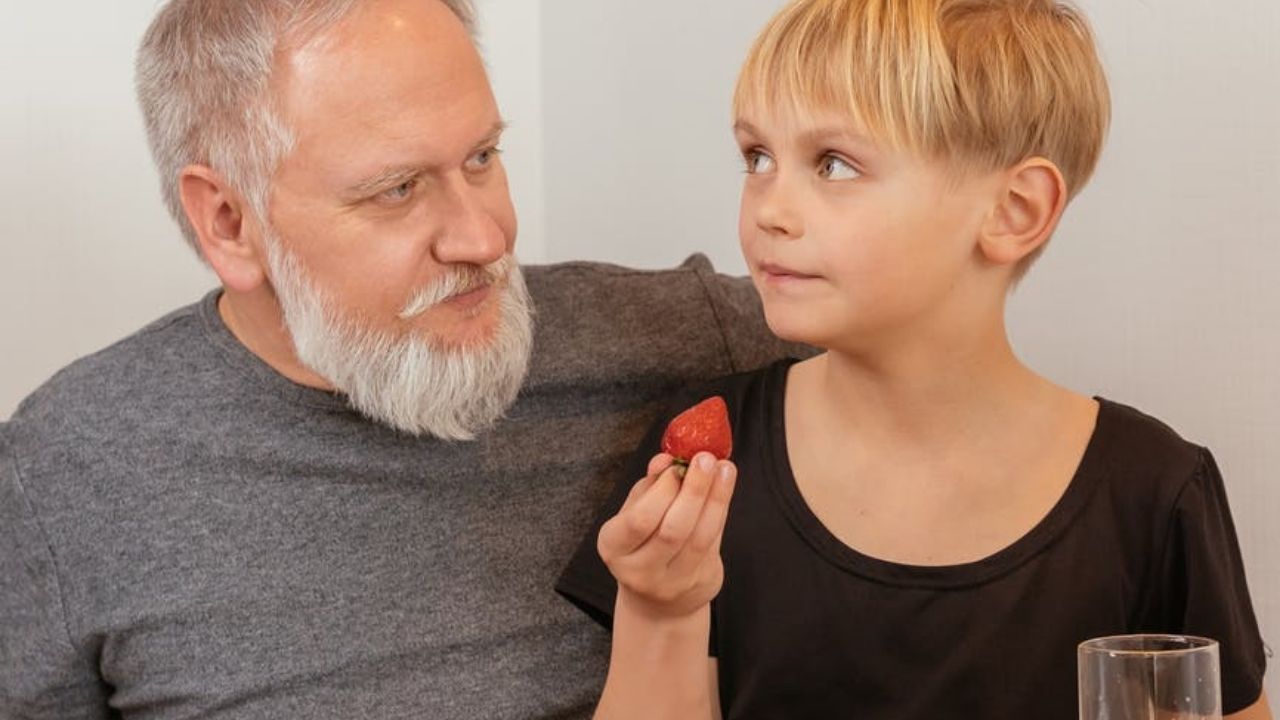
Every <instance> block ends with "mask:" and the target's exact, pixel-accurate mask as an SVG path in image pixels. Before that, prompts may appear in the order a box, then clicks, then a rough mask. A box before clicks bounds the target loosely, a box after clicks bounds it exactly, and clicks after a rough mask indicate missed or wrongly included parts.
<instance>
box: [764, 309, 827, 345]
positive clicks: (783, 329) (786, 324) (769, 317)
mask: <svg viewBox="0 0 1280 720" xmlns="http://www.w3.org/2000/svg"><path fill="white" fill-rule="evenodd" d="M764 320H765V323H766V324H767V325H768V326H769V330H770V331H771V332H773V334H774V335H777V336H778V338H779V339H781V340H785V341H787V342H792V343H799V344H802V345H812V346H814V347H821V348H825V347H827V343H828V342H829V340H830V329H829V328H824V327H822V323H821V322H820V321H818V319H817V318H814V317H812V316H810V317H808V318H805V317H799V316H797V313H794V312H790V311H789V312H779V311H773V312H770V310H769V308H768V307H766V308H765V311H764ZM824 330H825V331H826V332H824Z"/></svg>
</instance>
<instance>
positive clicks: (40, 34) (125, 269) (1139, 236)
mask: <svg viewBox="0 0 1280 720" xmlns="http://www.w3.org/2000/svg"><path fill="white" fill-rule="evenodd" d="M1081 4H1082V5H1083V6H1084V8H1085V9H1086V11H1088V12H1089V14H1090V15H1091V17H1092V19H1093V22H1094V25H1095V28H1096V30H1097V33H1098V36H1099V41H1100V45H1101V48H1102V52H1103V55H1104V57H1105V61H1106V64H1107V67H1108V71H1109V73H1110V78H1111V82H1112V91H1113V95H1114V102H1115V112H1114V122H1113V129H1112V133H1111V137H1110V141H1109V144H1108V148H1107V150H1106V153H1105V155H1104V158H1103V161H1102V164H1101V167H1100V169H1099V172H1098V174H1097V176H1096V178H1095V179H1094V181H1093V183H1092V184H1091V185H1090V187H1089V188H1088V189H1087V190H1086V191H1085V193H1084V194H1083V195H1082V196H1081V197H1080V198H1079V200H1078V201H1077V202H1076V203H1075V204H1074V205H1073V206H1072V207H1071V208H1070V209H1069V210H1068V212H1067V217H1066V220H1065V222H1064V224H1063V227H1062V229H1061V230H1060V232H1059V233H1058V235H1057V237H1056V238H1055V239H1054V240H1053V243H1052V246H1051V247H1050V249H1049V251H1048V253H1047V254H1046V255H1045V256H1044V258H1043V259H1042V260H1041V262H1040V264H1039V266H1037V267H1036V268H1035V269H1034V270H1033V271H1032V273H1031V275H1030V276H1029V277H1028V279H1027V281H1026V283H1025V284H1024V285H1023V287H1022V288H1021V289H1020V290H1019V291H1018V292H1017V294H1016V295H1015V297H1014V299H1013V302H1012V303H1011V311H1010V313H1011V318H1010V327H1011V332H1012V335H1013V339H1014V343H1015V345H1016V347H1017V348H1018V350H1019V352H1020V353H1021V354H1022V355H1023V357H1024V358H1025V359H1027V360H1028V361H1029V362H1030V363H1031V364H1032V365H1034V366H1036V367H1037V368H1039V369H1040V370H1042V371H1043V372H1045V373H1046V374H1047V375H1049V376H1050V377H1053V378H1054V379H1056V380H1058V381H1060V382H1062V383H1064V384H1066V385H1068V386H1071V387H1073V388H1075V389H1077V390H1080V391H1082V392H1086V393H1091V394H1100V395H1105V396H1107V397H1110V398H1112V399H1117V400H1121V401H1124V402H1127V403H1130V404H1134V405H1137V406H1138V407H1140V408H1142V409H1144V410H1146V411H1147V412H1150V413H1152V414H1154V415H1156V416H1158V417H1160V418H1162V419H1164V420H1165V421H1166V422H1168V423H1169V424H1170V425H1172V426H1173V427H1175V428H1176V429H1178V430H1179V431H1180V432H1181V433H1183V435H1185V436H1186V437H1189V438H1192V439H1194V440H1196V441H1197V442H1200V443H1202V444H1205V445H1208V446H1209V447H1211V448H1212V449H1213V450H1214V452H1215V454H1216V455H1217V457H1218V460H1219V462H1220V464H1221V466H1222V469H1223V471H1224V473H1225V475H1226V478H1227V486H1228V491H1229V493H1230V498H1231V504H1232V509H1233V511H1234V513H1235V517H1236V523H1237V528H1238V531H1239V534H1240V540H1241V545H1242V547H1243V550H1244V554H1245V558H1246V562H1247V564H1248V568H1249V573H1250V581H1251V588H1252V593H1253V598H1254V602H1255V606H1256V608H1257V611H1258V614H1259V616H1260V618H1261V620H1262V623H1263V632H1264V635H1265V636H1266V637H1267V638H1268V640H1269V641H1270V642H1271V643H1272V644H1276V643H1280V529H1277V523H1276V516H1277V511H1280V482H1278V480H1277V477H1276V474H1277V468H1280V370H1278V368H1280V283H1277V282H1276V271H1277V268H1280V242H1277V240H1280V80H1278V79H1277V78H1280V50H1278V49H1277V48H1280V44H1278V43H1276V42H1274V38H1275V36H1276V34H1277V33H1280V3H1277V2H1276V0H1231V2H1204V0H1088V1H1087V2H1082V3H1081ZM479 5H480V9H481V12H482V15H483V21H484V30H483V45H484V47H485V51H486V56H487V59H488V62H489V64H490V67H491V69H492V75H493V79H494V84H495V88H496V91H497V93H498V96H499V101H500V102H501V104H502V106H503V109H504V112H505V114H506V115H507V118H508V120H509V121H510V122H511V131H510V133H509V135H508V137H507V141H506V148H507V156H506V161H507V164H508V167H509V169H510V174H511V182H512V187H513V195H514V197H515V200H516V203H517V206H518V208H519V210H520V215H521V235H520V241H519V243H518V250H519V254H520V255H521V257H522V259H523V260H525V261H532V262H541V261H555V260H564V259H579V258H589V259H599V260H609V261H613V262H619V263H624V264H630V265H639V266H664V265H671V264H673V263H675V262H678V261H679V260H680V259H682V258H683V257H684V256H686V255H687V254H689V253H690V252H693V251H702V252H705V253H707V254H708V255H710V256H711V257H712V258H713V260H714V261H715V262H716V265H717V266H718V267H720V268H721V269H723V270H726V271H730V272H741V270H742V268H743V266H742V261H741V260H740V258H739V256H738V251H737V244H736V243H737V241H736V212H737V194H738V188H739V185H740V183H741V177H740V173H741V169H742V168H741V161H740V160H739V159H738V157H737V155H736V151H735V149H734V147H733V143H732V140H731V135H730V132H729V129H728V128H729V124H730V119H729V112H728V103H729V97H730V92H731V88H732V84H733V79H734V77H735V74H736V71H737V67H738V64H739V62H741V60H742V57H743V56H744V54H745V52H746V49H747V47H748V45H749V43H750V40H751V38H752V36H753V34H754V33H755V31H756V30H758V29H759V27H760V26H762V25H763V23H764V22H765V20H766V19H767V18H768V17H769V15H770V14H771V13H772V12H773V11H774V10H776V9H777V8H778V7H779V6H780V5H781V2H780V1H779V0H696V1H694V0H645V1H644V2H637V1H636V0H479ZM0 7H3V9H4V10H5V12H4V17H5V22H4V23H0V88H3V99H0V418H3V417H7V416H8V415H9V414H10V413H11V412H12V411H13V409H14V408H15V407H16V406H17V403H18V402H19V401H20V399H21V398H22V397H23V396H25V395H26V394H27V393H29V392H30V391H31V390H32V389H34V388H35V387H36V386H37V385H39V384H40V383H41V382H43V381H44V380H45V379H46V378H47V377H49V376H50V375H51V374H52V373H53V372H55V371H56V370H57V369H58V368H59V367H61V366H63V365H65V364H66V363H68V362H70V361H71V360H73V359H74V358H76V357H78V356H80V355H83V354H85V353H89V352H92V351H94V350H96V349H98V348H101V347H103V346H104V345H106V344H108V343H110V342H112V341H113V340H115V339H118V338H120V337H123V336H124V335H126V334H128V333H129V332H130V331H132V330H134V329H136V328H138V327H139V326H141V325H142V324H144V323H145V322H147V321H148V320H150V319H152V318H155V317H157V316H159V315H161V314H163V313H164V312H166V311H168V310H169V309H172V308H174V307H177V306H179V305H182V304H186V303H189V302H192V301H193V300H195V299H197V298H198V297H200V296H201V295H202V294H203V293H204V292H205V290H207V289H208V288H210V287H212V286H213V285H214V283H215V279H214V278H213V276H212V275H211V274H210V273H208V272H207V271H205V270H204V269H203V268H202V266H201V265H200V264H199V263H198V262H197V261H196V260H195V258H194V257H193V256H192V254H191V253H190V251H189V250H188V249H187V248H186V247H185V246H184V245H183V243H182V241H181V240H180V238H179V235H178V233H177V231H176V229H175V228H174V226H173V225H172V224H171V222H170V221H169V219H168V218H167V217H166V215H165V214H164V211H163V209H162V207H161V203H160V200H159V194H158V192H157V186H158V185H157V184H158V181H157V179H156V177H155V176H154V173H153V171H152V168H151V164H150V159H149V155H148V153H147V151H146V148H145V145H144V141H143V135H142V129H141V122H140V119H139V116H138V112H137V110H136V109H135V106H134V100H133V94H132V61H133V52H134V47H135V45H136V43H137V40H138V38H139V37H140V36H141V34H142V31H143V29H144V28H145V27H146V24H147V22H148V21H149V19H150V17H151V15H152V13H153V11H154V9H155V7H156V3H155V2H154V0H74V1H72V2H64V3H38V2H15V1H14V0H4V2H3V3H2V4H0ZM1268 687H1269V690H1270V695H1271V697H1272V698H1280V672H1276V671H1275V670H1272V671H1271V672H1270V673H1269V677H1268Z"/></svg>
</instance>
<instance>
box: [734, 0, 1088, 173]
mask: <svg viewBox="0 0 1280 720" xmlns="http://www.w3.org/2000/svg"><path fill="white" fill-rule="evenodd" d="M815 111H816V112H833V113H838V114H840V115H843V116H845V117H848V118H849V119H851V120H852V121H853V123H854V124H855V125H856V126H857V128H858V129H859V130H860V131H862V132H865V133H867V134H868V135H869V136H870V137H872V138H874V139H875V140H877V141H879V142H884V143H887V144H888V145H890V146H891V147H894V148H897V149H900V150H906V151H909V152H913V153H917V154H920V155H923V156H926V157H945V158H947V159H948V160H950V161H952V162H953V163H954V164H956V165H957V166H960V167H974V166H981V167H983V168H986V169H994V168H997V167H1005V166H1011V165H1013V164H1016V163H1017V162H1020V161H1021V160H1024V159H1027V158H1030V157H1036V156H1038V157H1044V158H1046V159H1048V160H1050V161H1051V162H1053V163H1054V164H1055V165H1057V166H1058V168H1059V169H1060V171H1061V172H1062V174H1063V177H1064V179H1065V181H1066V184H1067V188H1068V192H1069V193H1070V194H1071V195H1074V194H1075V193H1076V192H1078V191H1079V189H1080V188H1081V187H1082V186H1083V185H1084V183H1085V182H1086V181H1087V180H1088V178H1089V176H1090V175H1091V173H1092V172H1093V168H1094V166H1095V165H1096V163H1097V158H1098V156H1099V154H1100V153H1101V148H1102V142H1103V139H1104V137H1105V135H1106V130H1107V124H1108V120H1109V117H1110V100H1109V95H1108V91H1107V86H1106V79H1105V76H1104V74H1103V72H1102V68H1101V63H1100V62H1099V60H1098V58H1097V55H1096V51H1095V49H1094V44H1093V36H1092V34H1091V32H1090V30H1089V27H1088V23H1087V22H1086V21H1085V20H1084V18H1083V16H1082V15H1081V14H1080V13H1078V12H1077V11H1075V10H1073V9H1072V8H1071V7H1070V6H1068V5H1066V4H1064V3H1061V2H1055V0H794V1H793V2H791V3H790V4H788V5H787V6H786V7H785V8H783V10H782V11H780V12H779V13H778V14H777V15H776V16H775V17H774V18H773V20H771V21H770V23H769V24H768V25H767V26H766V27H765V29H764V30H763V31H762V32H761V34H760V35H759V37H758V38H757V39H756V41H755V43H754V45H753V46H752V48H751V51H750V53H749V55H748V56H747V60H746V62H745V63H744V65H743V68H742V72H741V73H740V75H739V77H738V84H737V88H736V90H735V93H734V101H733V112H734V114H735V116H736V117H737V118H743V117H746V116H751V115H761V114H771V113H778V112H787V113H794V114H795V116H796V117H804V116H806V115H811V114H812V113H814V112H815Z"/></svg>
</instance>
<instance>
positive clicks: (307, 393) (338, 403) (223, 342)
mask: <svg viewBox="0 0 1280 720" xmlns="http://www.w3.org/2000/svg"><path fill="white" fill-rule="evenodd" d="M222 292H223V291H222V289H221V288H218V289H216V290H213V291H211V292H209V293H208V294H206V295H205V296H204V298H203V299H202V300H201V301H200V303H199V305H198V314H199V316H200V319H201V321H202V322H203V324H204V328H205V331H206V334H207V336H208V338H209V340H210V342H212V343H213V344H214V346H215V347H217V348H218V349H219V350H221V351H222V354H223V357H224V358H225V359H226V360H227V362H228V363H229V364H230V365H231V367H233V368H234V369H235V370H236V371H237V372H240V373H241V374H243V375H245V376H247V377H248V378H250V379H251V380H254V381H256V382H258V383H261V384H262V386H263V387H264V388H266V389H269V390H270V391H271V392H273V393H275V394H276V395H277V396H278V397H280V398H282V399H284V400H287V401H289V402H291V403H296V404H299V405H306V406H310V407H314V408H320V409H324V410H332V411H335V412H351V413H355V410H353V409H352V408H351V406H350V404H349V403H348V402H347V399H346V396H345V395H343V394H342V393H339V392H329V391H326V390H321V389H319V388H313V387H307V386H305V385H300V384H298V383H295V382H293V381H292V380H290V379H288V378H287V377H285V376H284V375H281V374H280V373H279V372H278V371H277V370H276V369H275V368H273V367H271V366H270V365H268V364H267V362H266V361H265V360H263V359H262V358H260V357H258V356H257V355H255V354H253V351H251V350H249V348H247V347H245V346H244V344H243V343H241V342H240V340H239V339H237V338H236V336H235V335H234V334H233V333H232V332H231V328H229V327H227V324H226V323H225V322H224V321H223V319H222V315H221V314H220V313H219V312H218V299H219V298H220V297H222Z"/></svg>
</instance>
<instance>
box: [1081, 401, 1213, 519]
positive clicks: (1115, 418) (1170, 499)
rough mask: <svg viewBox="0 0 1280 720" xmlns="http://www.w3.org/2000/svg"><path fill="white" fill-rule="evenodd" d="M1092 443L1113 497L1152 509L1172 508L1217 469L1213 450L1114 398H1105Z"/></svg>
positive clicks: (1101, 404)
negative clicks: (1189, 488)
mask: <svg viewBox="0 0 1280 720" xmlns="http://www.w3.org/2000/svg"><path fill="white" fill-rule="evenodd" d="M1098 402H1099V404H1100V407H1099V411H1098V424H1097V428H1096V429H1095V431H1094V439H1093V442H1092V443H1091V445H1093V446H1094V447H1093V448H1092V449H1093V450H1094V451H1096V452H1097V453H1098V454H1099V456H1100V458H1099V461H1100V462H1099V464H1098V469H1099V470H1100V471H1101V472H1103V473H1105V474H1106V475H1107V476H1108V480H1109V482H1108V483H1107V486H1108V487H1109V488H1111V491H1110V492H1111V493H1112V495H1113V496H1118V499H1120V498H1123V499H1125V500H1127V501H1128V502H1127V503H1126V504H1130V503H1138V504H1140V505H1142V506H1144V507H1149V508H1151V509H1152V510H1157V509H1166V508H1170V507H1172V506H1173V505H1175V504H1176V503H1177V499H1178V496H1179V495H1180V494H1181V493H1182V491H1183V490H1184V489H1185V487H1186V486H1187V484H1188V483H1190V482H1191V481H1193V480H1195V479H1196V478H1197V477H1200V476H1201V475H1203V474H1204V473H1207V472H1213V473H1216V472H1217V470H1216V466H1215V465H1214V463H1213V458H1212V456H1211V454H1210V453H1209V450H1208V449H1206V448H1205V447H1203V446H1201V445H1198V444H1196V443H1194V442H1191V441H1189V440H1187V439H1185V438H1183V437H1182V435H1180V434H1179V433H1178V432H1177V431H1176V430H1174V429H1173V428H1172V427H1170V426H1169V425H1167V424H1166V423H1164V422H1163V421H1161V420H1159V419H1157V418H1155V417H1153V416H1151V415H1148V414H1147V413H1145V412H1143V411H1141V410H1139V409H1137V408H1135V407H1132V406H1130V405H1125V404H1123V403H1119V402H1116V401H1113V400H1108V399H1105V398H1099V399H1098Z"/></svg>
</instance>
